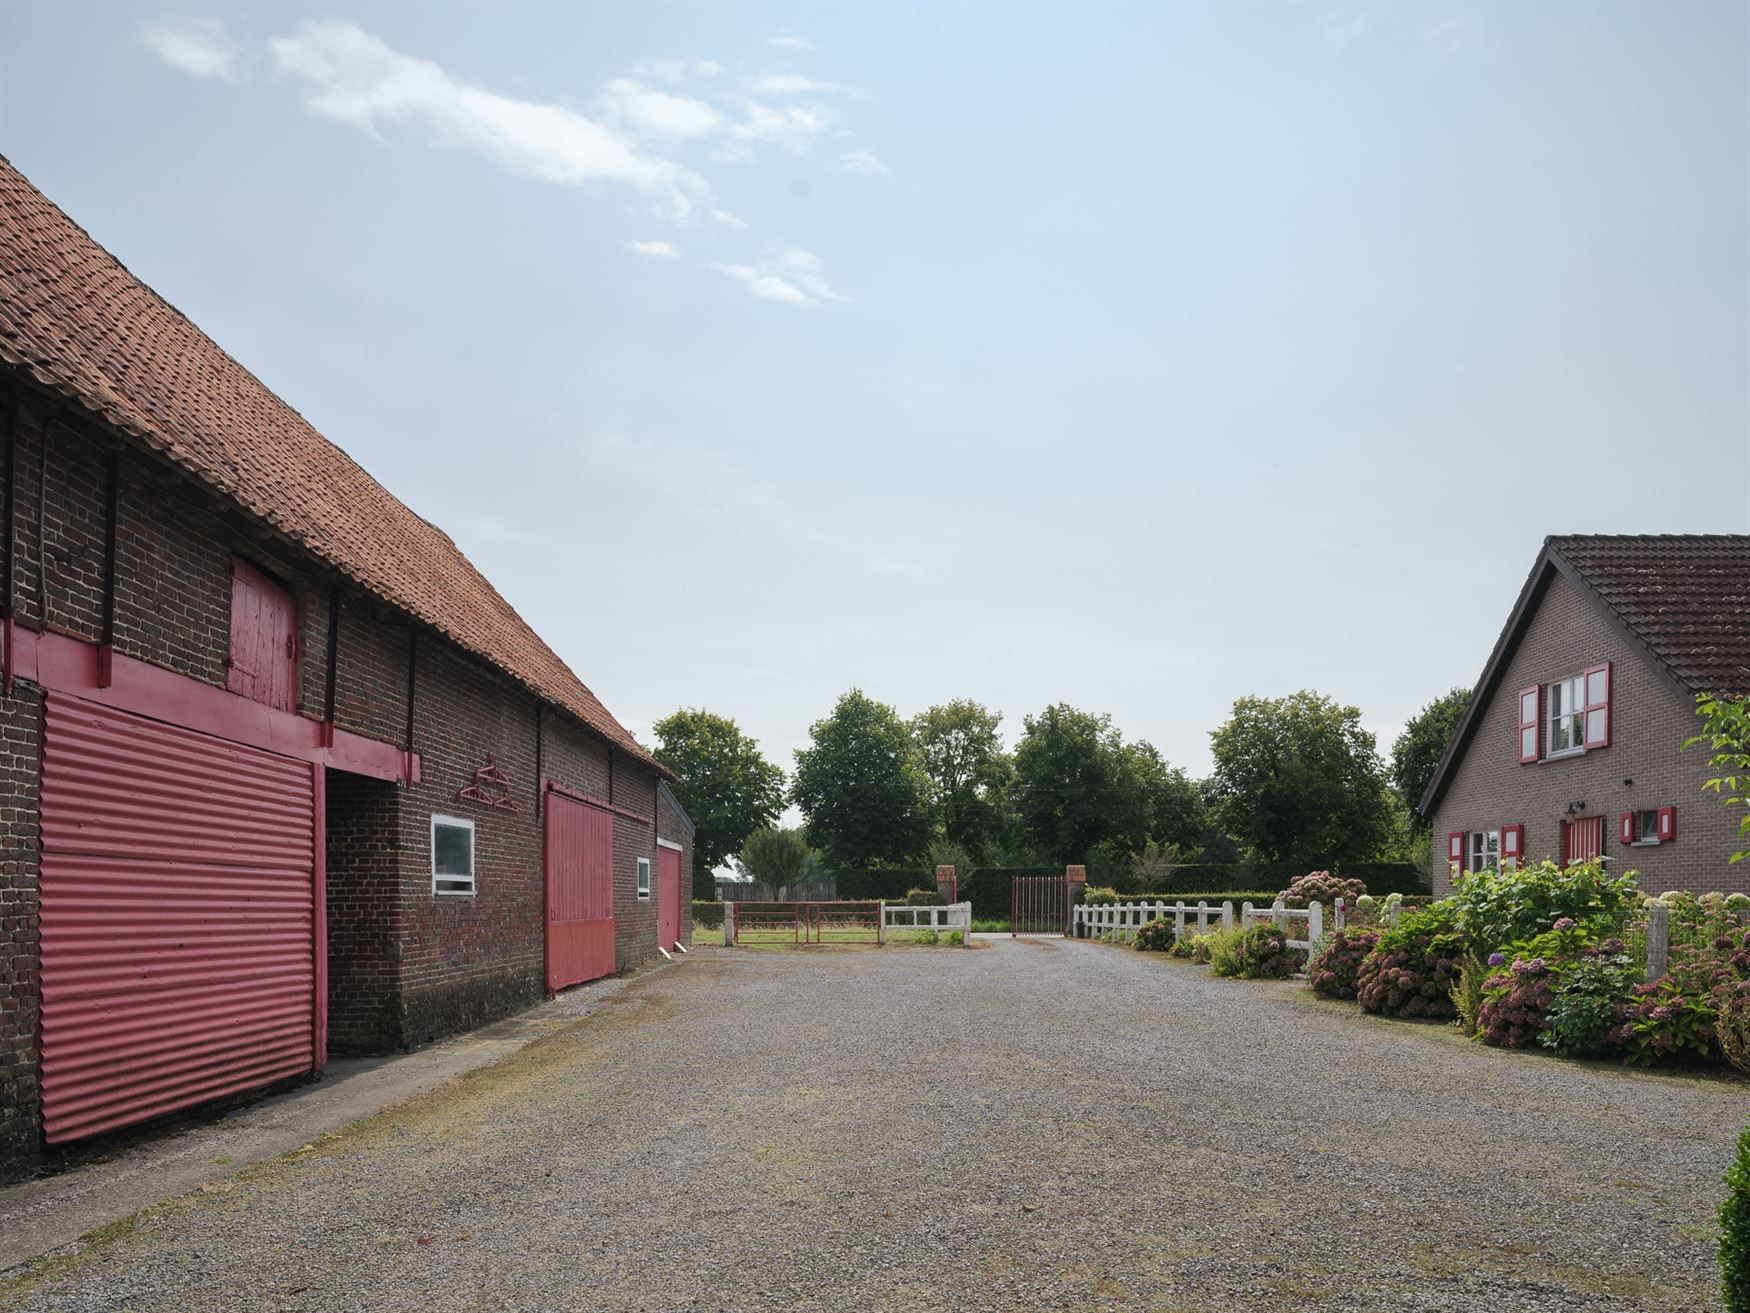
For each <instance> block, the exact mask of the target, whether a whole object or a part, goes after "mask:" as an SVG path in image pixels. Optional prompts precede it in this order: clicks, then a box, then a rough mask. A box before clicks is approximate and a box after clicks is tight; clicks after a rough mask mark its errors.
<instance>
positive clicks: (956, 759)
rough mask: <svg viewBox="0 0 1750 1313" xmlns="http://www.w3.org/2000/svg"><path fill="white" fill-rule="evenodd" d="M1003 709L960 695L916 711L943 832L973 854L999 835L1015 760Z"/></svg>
mask: <svg viewBox="0 0 1750 1313" xmlns="http://www.w3.org/2000/svg"><path fill="white" fill-rule="evenodd" d="M1002 720H1003V717H1002V713H1001V712H999V711H992V710H990V709H989V708H988V707H984V706H980V705H979V704H978V703H977V702H974V701H972V700H971V699H969V698H959V699H956V700H955V701H953V702H948V703H945V704H943V705H941V706H934V707H931V708H930V709H929V710H928V711H923V712H920V713H918V714H917V715H916V716H913V717H912V721H911V731H912V737H913V738H914V739H915V740H916V742H917V746H918V753H919V758H920V760H921V762H922V764H923V768H924V771H925V773H926V774H927V775H928V776H929V777H930V788H931V795H932V801H933V802H934V804H935V810H936V817H937V820H938V822H939V824H940V825H941V829H942V834H943V836H944V837H945V838H946V839H947V841H948V842H949V843H950V844H954V845H957V846H959V847H960V848H962V849H963V850H964V851H965V852H966V854H967V855H968V857H969V858H970V859H971V860H982V859H984V858H985V857H987V856H988V855H989V854H990V851H991V849H992V847H993V845H994V844H995V843H996V842H997V841H998V839H999V837H1000V834H1001V831H1002V829H1003V824H1004V820H1005V817H1004V815H1003V811H1004V805H1005V803H1006V802H1007V799H1008V793H1007V789H1006V786H1007V784H1008V781H1009V779H1010V777H1011V776H1012V775H1013V774H1014V763H1013V762H1012V761H1011V760H1010V759H1009V756H1008V754H1007V753H1005V752H1004V751H1003V742H1002V738H1001V736H1000V734H999V733H998V727H999V726H1000V725H1001V724H1002Z"/></svg>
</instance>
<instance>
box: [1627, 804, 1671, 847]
mask: <svg viewBox="0 0 1750 1313" xmlns="http://www.w3.org/2000/svg"><path fill="white" fill-rule="evenodd" d="M1634 825H1635V837H1634V842H1635V843H1658V842H1659V841H1660V839H1662V838H1663V837H1664V836H1663V835H1661V834H1660V833H1659V809H1658V808H1657V807H1649V808H1648V809H1647V810H1646V811H1638V812H1636V813H1635V821H1634Z"/></svg>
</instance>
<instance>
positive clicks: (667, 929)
mask: <svg viewBox="0 0 1750 1313" xmlns="http://www.w3.org/2000/svg"><path fill="white" fill-rule="evenodd" d="M656 942H657V943H658V944H660V945H661V946H662V948H663V950H664V951H665V952H666V951H669V950H671V949H673V948H674V946H675V945H676V944H678V943H680V942H681V855H680V854H679V853H677V852H676V851H675V850H674V849H673V848H658V849H657V850H656Z"/></svg>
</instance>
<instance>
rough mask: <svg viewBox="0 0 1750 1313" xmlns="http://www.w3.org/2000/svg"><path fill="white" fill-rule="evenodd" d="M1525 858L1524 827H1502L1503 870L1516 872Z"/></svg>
mask: <svg viewBox="0 0 1750 1313" xmlns="http://www.w3.org/2000/svg"><path fill="white" fill-rule="evenodd" d="M1524 856H1525V827H1524V826H1523V825H1503V826H1502V827H1501V869H1502V870H1503V871H1516V870H1518V869H1519V863H1520V860H1521V859H1522V858H1524Z"/></svg>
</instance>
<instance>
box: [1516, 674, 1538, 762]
mask: <svg viewBox="0 0 1750 1313" xmlns="http://www.w3.org/2000/svg"><path fill="white" fill-rule="evenodd" d="M1539 691H1540V690H1539V688H1538V686H1537V685H1536V684H1533V685H1532V686H1531V687H1530V688H1522V689H1520V690H1519V760H1520V762H1521V763H1524V762H1528V761H1536V760H1537V700H1538V694H1539Z"/></svg>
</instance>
